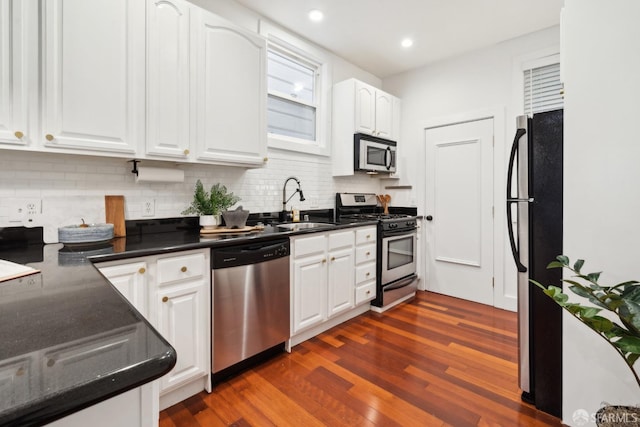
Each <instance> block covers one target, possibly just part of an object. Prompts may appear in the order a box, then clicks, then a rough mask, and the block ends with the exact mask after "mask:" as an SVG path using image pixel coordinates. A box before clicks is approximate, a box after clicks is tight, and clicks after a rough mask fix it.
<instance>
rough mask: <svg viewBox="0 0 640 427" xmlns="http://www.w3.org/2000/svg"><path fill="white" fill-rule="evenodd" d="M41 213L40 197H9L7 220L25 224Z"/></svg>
mask: <svg viewBox="0 0 640 427" xmlns="http://www.w3.org/2000/svg"><path fill="white" fill-rule="evenodd" d="M41 213H42V200H40V199H9V222H21V223H23V224H27V223H30V222H33V221H34V220H35V219H36V217H37V216H38V215H40V214H41Z"/></svg>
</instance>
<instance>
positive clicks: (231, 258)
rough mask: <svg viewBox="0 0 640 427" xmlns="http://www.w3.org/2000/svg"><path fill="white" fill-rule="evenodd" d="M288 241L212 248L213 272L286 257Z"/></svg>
mask: <svg viewBox="0 0 640 427" xmlns="http://www.w3.org/2000/svg"><path fill="white" fill-rule="evenodd" d="M289 252H290V248H289V239H286V240H278V241H270V242H263V243H247V244H245V245H240V246H232V247H223V248H219V249H216V248H213V249H212V250H211V260H212V261H211V263H212V267H213V269H214V270H217V269H220V268H229V267H238V266H242V265H250V264H258V263H261V262H267V261H272V260H275V259H278V258H284V257H288V256H289Z"/></svg>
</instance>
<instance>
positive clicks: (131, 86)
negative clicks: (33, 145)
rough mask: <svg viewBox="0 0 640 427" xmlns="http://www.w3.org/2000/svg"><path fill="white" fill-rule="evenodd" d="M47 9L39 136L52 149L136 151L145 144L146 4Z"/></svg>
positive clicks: (66, 0) (81, 0) (59, 2)
mask: <svg viewBox="0 0 640 427" xmlns="http://www.w3.org/2000/svg"><path fill="white" fill-rule="evenodd" d="M42 8H43V25H44V27H43V28H44V42H45V43H44V46H43V58H44V59H43V60H44V63H43V69H42V74H43V89H42V103H43V106H42V107H43V111H42V130H41V132H42V133H43V135H40V136H39V137H40V138H41V139H42V138H45V139H46V140H45V141H44V143H45V145H46V146H47V147H55V148H71V149H77V150H81V151H84V152H94V151H98V152H100V151H101V152H113V153H122V154H123V155H125V154H133V153H135V152H136V148H137V144H138V142H139V141H143V140H144V114H145V105H144V104H145V77H144V72H145V43H144V38H145V5H144V2H142V1H131V0H47V1H44V2H42ZM85 150H86V151H85Z"/></svg>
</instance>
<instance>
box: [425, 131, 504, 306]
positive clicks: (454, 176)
mask: <svg viewBox="0 0 640 427" xmlns="http://www.w3.org/2000/svg"><path fill="white" fill-rule="evenodd" d="M425 141H426V154H427V159H426V168H427V170H426V177H427V178H426V179H427V182H426V192H427V194H426V201H427V204H426V211H425V214H426V216H427V217H426V219H427V221H425V222H424V225H425V227H426V237H427V242H426V248H427V254H426V258H427V263H428V281H427V284H426V287H427V289H428V290H430V291H433V292H438V293H442V294H446V295H450V296H454V297H457V298H463V299H467V300H471V301H476V302H479V303H483V304H489V305H494V300H493V226H494V224H493V222H494V220H493V119H483V120H477V121H471V122H466V123H460V124H453V125H449V126H441V127H436V128H430V129H426V130H425Z"/></svg>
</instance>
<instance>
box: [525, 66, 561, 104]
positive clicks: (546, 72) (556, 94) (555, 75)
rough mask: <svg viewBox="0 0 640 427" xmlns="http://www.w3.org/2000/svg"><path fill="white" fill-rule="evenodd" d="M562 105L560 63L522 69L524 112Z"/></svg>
mask: <svg viewBox="0 0 640 427" xmlns="http://www.w3.org/2000/svg"><path fill="white" fill-rule="evenodd" d="M563 106H564V99H563V97H562V83H561V82H560V64H557V63H556V64H551V65H547V66H544V67H539V68H533V69H530V70H525V71H524V112H525V114H534V113H540V112H543V111H550V110H557V109H559V108H562V107H563Z"/></svg>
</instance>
